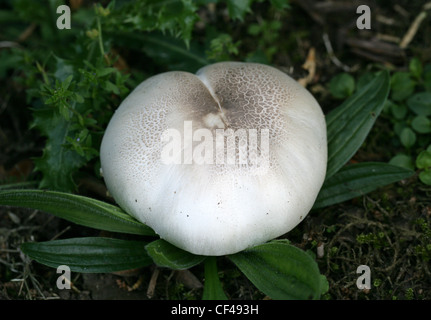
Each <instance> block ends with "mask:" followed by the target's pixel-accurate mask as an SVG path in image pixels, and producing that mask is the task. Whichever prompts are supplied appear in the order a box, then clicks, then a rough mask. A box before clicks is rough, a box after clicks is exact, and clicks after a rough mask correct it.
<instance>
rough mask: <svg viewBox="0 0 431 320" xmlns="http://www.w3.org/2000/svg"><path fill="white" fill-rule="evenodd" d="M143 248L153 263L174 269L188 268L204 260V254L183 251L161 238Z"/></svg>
mask: <svg viewBox="0 0 431 320" xmlns="http://www.w3.org/2000/svg"><path fill="white" fill-rule="evenodd" d="M145 249H146V250H147V253H148V255H149V256H150V257H151V258H152V259H153V261H154V263H155V264H157V265H158V266H160V267H166V268H170V269H174V270H184V269H189V268H191V267H193V266H195V265H197V264H199V263H201V262H202V261H204V260H205V257H204V256H198V255H194V254H192V253H190V252H187V251H184V250H182V249H180V248H177V247H176V246H174V245H172V244H170V243H169V242H167V241H165V240H162V239H159V240H155V241H153V242H151V243H149V244H148V245H147V246H146V247H145Z"/></svg>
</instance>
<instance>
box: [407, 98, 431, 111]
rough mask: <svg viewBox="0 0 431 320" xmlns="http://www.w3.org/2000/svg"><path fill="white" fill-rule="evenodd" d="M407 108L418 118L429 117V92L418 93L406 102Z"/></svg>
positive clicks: (430, 101) (430, 109)
mask: <svg viewBox="0 0 431 320" xmlns="http://www.w3.org/2000/svg"><path fill="white" fill-rule="evenodd" d="M407 105H408V106H409V108H410V109H411V110H412V111H413V112H414V113H416V114H417V115H419V116H431V92H418V93H415V94H414V95H412V96H411V97H410V98H408V100H407Z"/></svg>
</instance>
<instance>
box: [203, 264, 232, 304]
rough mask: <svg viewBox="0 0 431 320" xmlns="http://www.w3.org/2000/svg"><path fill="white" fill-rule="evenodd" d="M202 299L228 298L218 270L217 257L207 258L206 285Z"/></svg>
mask: <svg viewBox="0 0 431 320" xmlns="http://www.w3.org/2000/svg"><path fill="white" fill-rule="evenodd" d="M202 300H227V297H226V294H225V293H224V291H223V286H222V284H221V282H220V278H219V276H218V271H217V257H207V258H206V259H205V286H204V292H203V294H202Z"/></svg>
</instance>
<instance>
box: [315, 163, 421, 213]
mask: <svg viewBox="0 0 431 320" xmlns="http://www.w3.org/2000/svg"><path fill="white" fill-rule="evenodd" d="M413 173H414V172H413V171H412V170H409V169H406V168H402V167H398V166H394V165H390V164H386V163H380V162H365V163H358V164H352V165H348V166H346V167H344V168H342V169H341V170H340V171H339V172H337V173H336V174H335V175H333V176H332V177H330V178H329V179H327V180H326V181H325V183H324V184H323V186H322V189H321V190H320V192H319V195H318V196H317V199H316V202H315V203H314V207H313V208H322V207H326V206H330V205H333V204H336V203H340V202H343V201H347V200H349V199H353V198H355V197H358V196H362V195H365V194H366V193H368V192H371V191H373V190H375V189H377V188H379V187H383V186H385V185H388V184H390V183H394V182H396V181H399V180H402V179H406V178H408V177H410V176H411V175H412V174H413Z"/></svg>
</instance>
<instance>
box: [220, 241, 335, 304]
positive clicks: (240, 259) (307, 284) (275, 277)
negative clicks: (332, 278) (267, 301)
mask: <svg viewBox="0 0 431 320" xmlns="http://www.w3.org/2000/svg"><path fill="white" fill-rule="evenodd" d="M228 258H229V259H230V260H232V262H233V263H234V264H235V265H236V266H237V267H238V268H239V269H240V270H241V272H242V273H244V275H245V276H246V277H247V278H248V279H249V280H250V281H251V282H252V283H253V284H254V285H255V286H256V287H257V288H258V289H259V290H260V291H262V292H263V293H265V294H266V295H268V296H269V297H271V298H272V299H294V300H304V299H319V298H320V296H321V294H323V293H324V292H325V291H327V290H328V284H327V281H326V278H325V277H324V276H322V275H321V274H320V272H319V268H318V266H317V263H316V261H314V259H313V258H312V257H311V256H310V255H309V254H308V253H306V252H305V251H303V250H301V249H299V248H297V247H295V246H292V245H290V244H288V243H287V242H286V241H282V240H281V241H277V240H276V241H271V242H268V243H265V244H262V245H258V246H255V247H252V248H250V249H247V250H244V251H241V252H239V253H236V254H233V255H230V256H228Z"/></svg>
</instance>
